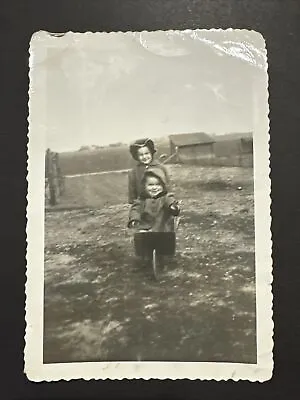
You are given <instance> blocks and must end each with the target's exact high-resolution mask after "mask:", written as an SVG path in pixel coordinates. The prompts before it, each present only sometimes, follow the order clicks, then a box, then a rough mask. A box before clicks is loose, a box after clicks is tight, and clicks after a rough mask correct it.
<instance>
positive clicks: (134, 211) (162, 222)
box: [128, 167, 180, 232]
mask: <svg viewBox="0 0 300 400" xmlns="http://www.w3.org/2000/svg"><path fill="white" fill-rule="evenodd" d="M179 212H180V209H179V206H178V202H177V201H176V200H175V198H174V196H173V194H171V193H168V191H167V187H166V176H165V174H164V171H163V170H162V169H161V168H159V167H151V168H149V169H147V170H146V171H145V173H144V176H143V178H142V180H141V193H140V196H139V198H138V199H136V200H134V202H133V204H132V206H131V209H130V212H129V222H128V227H129V228H137V229H139V230H151V231H152V232H172V230H173V227H174V224H173V222H174V218H173V217H174V216H177V215H179Z"/></svg>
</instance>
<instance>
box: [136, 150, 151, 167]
mask: <svg viewBox="0 0 300 400" xmlns="http://www.w3.org/2000/svg"><path fill="white" fill-rule="evenodd" d="M137 157H138V159H139V161H140V162H141V163H142V164H145V165H147V164H150V163H151V161H152V154H151V152H150V150H149V149H148V147H146V146H144V147H141V148H140V149H138V151H137Z"/></svg>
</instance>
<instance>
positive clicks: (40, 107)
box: [24, 29, 273, 382]
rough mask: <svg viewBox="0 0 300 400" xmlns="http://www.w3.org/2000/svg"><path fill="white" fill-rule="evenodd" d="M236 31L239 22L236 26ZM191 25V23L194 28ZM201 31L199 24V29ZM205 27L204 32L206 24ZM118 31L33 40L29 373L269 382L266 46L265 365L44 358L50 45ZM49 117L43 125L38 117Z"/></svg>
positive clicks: (261, 305) (260, 263) (260, 217)
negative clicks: (46, 59)
mask: <svg viewBox="0 0 300 400" xmlns="http://www.w3.org/2000/svg"><path fill="white" fill-rule="evenodd" d="M230 30H232V29H230ZM188 31H189V32H191V30H188ZM198 31H199V30H198ZM200 32H201V31H200ZM98 34H107V35H116V34H126V33H121V32H113V33H91V32H88V33H85V34H80V33H73V32H68V33H66V34H65V35H64V36H62V37H60V38H55V37H53V36H51V35H49V34H48V33H47V32H43V31H40V32H37V33H35V34H34V35H33V36H32V39H31V43H30V74H29V75H30V90H29V97H30V100H29V118H28V119H29V142H28V177H27V179H28V195H27V200H28V207H27V230H26V232H27V243H28V245H27V282H26V323H27V325H26V334H25V350H24V359H25V373H26V375H27V377H28V379H29V380H32V381H36V382H38V381H57V380H61V379H64V380H70V379H79V378H83V379H87V380H88V379H124V378H127V379H138V378H142V379H151V378H156V379H184V378H188V379H202V380H209V379H214V380H217V381H219V380H228V379H232V380H235V381H237V380H239V379H243V380H249V381H260V382H263V381H266V380H269V379H270V378H271V376H272V370H273V355H272V350H273V339H272V336H273V320H272V290H271V284H272V258H271V249H272V241H271V230H270V227H271V216H270V204H271V199H270V187H271V185H270V179H269V172H270V170H269V134H268V131H269V119H268V112H269V107H268V87H267V86H268V77H267V57H266V51H265V66H264V71H265V79H264V81H262V80H261V81H258V82H256V83H255V90H254V93H255V96H256V97H255V99H254V101H255V102H259V104H260V106H259V107H256V111H257V113H256V115H255V126H254V132H255V133H254V182H255V244H256V246H255V248H256V301H257V316H256V317H257V364H238V363H216V362H199V363H195V362H184V363H183V362H182V363H181V362H82V363H66V364H43V360H42V355H43V299H44V292H43V290H44V172H45V171H44V149H45V146H44V140H45V130H46V126H45V125H46V110H47V108H46V98H45V97H44V98H43V99H42V100H41V96H39V97H38V100H37V96H36V91H37V90H39V92H40V93H41V92H43V93H46V77H45V72H43V71H45V69H42V68H39V67H38V64H39V60H41V59H43V56H44V55H45V52H46V51H47V48H48V47H51V46H53V45H55V46H56V47H57V46H58V45H59V43H61V44H62V45H63V44H64V45H65V44H66V41H68V40H76V37H77V35H81V36H83V35H98ZM251 34H252V35H254V36H255V39H256V42H257V43H258V45H259V46H260V48H265V42H264V39H263V37H262V36H261V34H259V33H257V32H254V31H252V33H251ZM37 115H38V116H39V118H38V119H37ZM37 120H39V121H45V123H44V124H37V123H36V122H35V121H37Z"/></svg>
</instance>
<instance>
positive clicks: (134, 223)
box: [128, 221, 139, 229]
mask: <svg viewBox="0 0 300 400" xmlns="http://www.w3.org/2000/svg"><path fill="white" fill-rule="evenodd" d="M138 225H139V222H138V221H130V222H129V224H128V228H129V229H134V228H137V227H138Z"/></svg>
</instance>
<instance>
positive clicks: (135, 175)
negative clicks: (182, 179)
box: [128, 160, 170, 204]
mask: <svg viewBox="0 0 300 400" xmlns="http://www.w3.org/2000/svg"><path fill="white" fill-rule="evenodd" d="M151 167H155V168H161V169H162V171H163V172H164V174H165V182H166V189H167V191H168V190H169V189H170V178H169V174H168V171H167V169H166V167H165V166H164V165H162V164H160V163H159V162H158V161H156V160H153V161H152V162H151V163H150V164H149V165H144V164H140V163H139V164H137V165H136V166H135V167H134V168H132V169H131V170H130V171H129V173H128V203H129V204H133V202H134V200H136V199H137V198H138V197H139V196H140V194H141V192H142V187H141V183H142V179H143V176H144V173H145V171H146V170H147V169H149V168H151Z"/></svg>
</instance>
